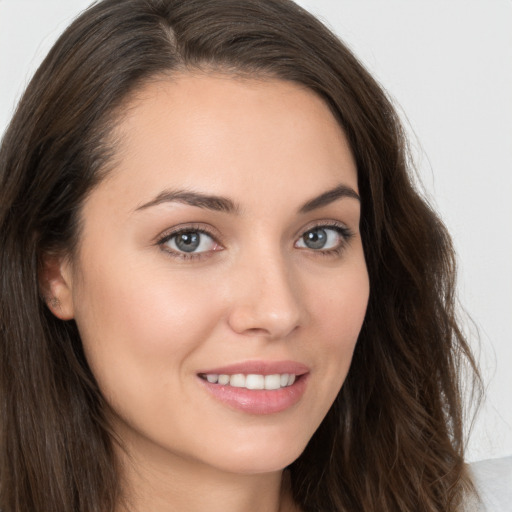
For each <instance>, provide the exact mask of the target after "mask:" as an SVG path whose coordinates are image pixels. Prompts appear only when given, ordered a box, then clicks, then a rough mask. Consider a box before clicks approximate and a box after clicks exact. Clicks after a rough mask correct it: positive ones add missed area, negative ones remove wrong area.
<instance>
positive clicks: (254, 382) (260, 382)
mask: <svg viewBox="0 0 512 512" xmlns="http://www.w3.org/2000/svg"><path fill="white" fill-rule="evenodd" d="M245 387H246V388H247V389H265V377H263V375H253V374H249V375H247V377H246V378H245Z"/></svg>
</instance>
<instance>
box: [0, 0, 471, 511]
mask: <svg viewBox="0 0 512 512" xmlns="http://www.w3.org/2000/svg"><path fill="white" fill-rule="evenodd" d="M404 148H405V142H404V138H403V134H402V131H401V128H400V125H399V123H398V120H397V118H396V115H395V113H394V111H393V108H392V106H391V105H390V103H389V101H388V100H387V98H386V95H385V94H384V93H383V91H382V90H381V89H380V88H379V87H378V85H377V84H376V83H375V81H374V80H373V79H372V78H371V77H370V76H369V75H368V73H367V72H366V71H365V70H364V69H363V68H362V66H361V65H360V64H359V63H358V62H357V60H356V59H355V58H354V57H353V55H352V54H351V53H350V52H349V51H348V50H347V49H346V48H345V47H344V46H343V44H342V43H340V42H339V41H338V40H337V39H336V38H335V37H334V36H333V35H332V34H331V33H330V32H329V31H328V30H327V29H326V28H325V27H324V26H322V25H321V24H320V23H319V22H318V21H317V20H315V19H314V18H312V17H311V16H310V15H309V14H307V13H306V12H305V11H303V10H301V9H300V8H298V7H297V6H295V5H294V4H293V3H291V2H288V1H282V0H264V1H263V0H257V1H256V0H248V1H246V2H243V3H240V2H238V1H234V0H207V1H204V0H200V1H199V0H197V1H196V0H186V1H185V0H182V1H171V0H125V1H123V2H119V1H114V0H104V1H101V2H99V3H97V4H95V5H94V6H92V7H91V8H89V9H88V10H87V11H86V12H85V13H84V14H83V15H81V16H80V17H79V18H78V19H77V20H76V21H75V22H74V23H73V24H72V25H71V26H70V28H69V29H68V30H67V31H66V32H65V33H64V34H63V36H62V37H61V38H60V39H59V41H58V42H57V43H56V45H55V46H54V48H53V49H52V50H51V52H50V53H49V55H48V57H47V58H46V60H45V61H44V62H43V64H42V65H41V67H40V69H39V70H38V72H37V73H36V75H35V77H34V79H33V80H32V82H31V83H30V85H29V86H28V88H27V91H26V93H25V95H24V97H23V98H22V100H21V102H20V105H19V107H18V110H17V112H16V114H15V116H14V119H13V120H12V122H11V124H10V126H9V128H8V130H7V132H6V135H5V137H4V140H3V144H2V149H1V160H0V169H1V171H0V172H1V174H0V176H1V202H0V204H1V206H0V208H1V210H0V212H1V213H0V233H1V237H2V239H1V247H2V251H1V258H2V260H1V268H2V291H1V313H0V319H1V322H2V323H1V332H2V344H1V347H2V348H1V350H2V353H1V357H0V359H1V364H2V372H1V379H2V380H1V396H2V408H3V410H2V429H1V431H2V448H1V453H2V455H1V465H0V467H1V469H0V486H1V487H0V506H1V509H2V510H3V511H4V512H7V511H9V512H11V511H22V510H23V511H25V510H33V511H43V510H44V511H46V510H56V511H60V510H62V511H69V510H78V511H92V510H95V511H100V510H101V511H110V510H111V511H139V510H152V511H164V510H190V511H192V510H204V509H205V508H206V507H208V508H209V509H213V510H215V509H216V508H219V509H220V508H222V510H223V511H226V510H237V511H243V510H251V511H256V510H265V511H273V510H276V511H277V510H280V511H291V510H302V511H309V510H311V511H313V510H314V511H352V510H354V511H355V510H365V511H397V510H401V511H422V510H424V511H446V510H462V509H463V507H464V500H465V498H466V497H467V496H466V495H469V494H470V493H471V492H472V484H471V480H470V477H469V475H468V473H467V470H466V468H465V466H464V462H463V461H464V459H463V448H464V445H463V439H462V412H461V398H460V388H459V382H458V375H459V370H460V365H461V364H462V363H463V362H465V363H466V364H468V365H469V367H470V368H472V369H473V370H474V368H475V365H474V362H473V359H472V357H471V354H470V352H469V349H468V347H467V344H466V342H465V340H464V338H463V336H462V334H461V333H460V330H459V328H458V326H457V323H456V321H455V319H454V309H453V293H454V290H453V279H454V259H453V251H452V248H451V245H450V240H449V237H448V235H447V233H446V231H445V229H444V227H443V225H442V224H441V223H440V221H439V220H438V218H437V217H436V216H435V214H434V213H433V212H432V211H431V209H430V208H429V207H428V205H427V204H426V203H425V202H424V201H423V200H422V199H421V198H420V197H419V195H418V194H417V193H416V191H415V190H414V188H413V186H412V185H411V181H410V179H409V176H408V168H407V162H406V154H405V149H404Z"/></svg>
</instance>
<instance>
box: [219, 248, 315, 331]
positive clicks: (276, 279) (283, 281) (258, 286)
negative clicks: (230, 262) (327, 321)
mask: <svg viewBox="0 0 512 512" xmlns="http://www.w3.org/2000/svg"><path fill="white" fill-rule="evenodd" d="M292 274H293V272H292V269H291V267H290V265H289V264H287V263H286V261H284V260H283V258H280V257H269V256H268V255H266V257H262V258H258V257H257V256H256V255H253V257H252V258H251V261H245V262H244V263H243V264H241V265H240V266H239V267H238V269H236V270H235V271H234V272H233V274H232V278H233V281H232V283H233V288H232V291H233V294H232V302H231V309H230V312H229V317H228V323H229V325H230V327H231V329H232V330H233V331H235V332H237V333H239V334H244V335H252V336H261V337H265V338H267V339H283V338H286V337H287V336H288V335H289V334H290V333H292V332H293V331H295V330H296V329H297V328H298V327H299V326H300V325H301V323H303V322H304V320H305V309H304V307H303V304H302V300H301V293H300V289H299V288H300V286H299V283H298V282H297V280H296V279H294V278H293V275H292Z"/></svg>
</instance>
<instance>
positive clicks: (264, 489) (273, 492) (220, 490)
mask: <svg viewBox="0 0 512 512" xmlns="http://www.w3.org/2000/svg"><path fill="white" fill-rule="evenodd" d="M119 458H120V462H121V464H120V466H121V474H122V482H123V486H122V488H123V498H124V499H123V504H121V505H120V506H119V507H118V509H117V510H116V512H143V511H144V512H145V511H148V510H151V512H176V511H180V512H204V511H205V510H208V512H294V511H296V510H297V509H296V508H295V507H294V505H293V500H292V498H291V491H290V486H289V481H288V479H287V478H284V476H283V471H276V472H271V473H260V474H237V473H230V472H225V471H220V470H219V469H218V468H214V467H211V466H208V465H205V464H202V463H200V462H198V461H195V460H190V459H188V460H187V459H185V460H184V459H182V458H179V457H176V456H173V455H169V456H168V457H165V460H158V461H155V460H154V459H153V460H151V461H150V460H148V459H145V460H140V459H139V458H137V459H135V458H134V457H133V456H130V455H128V454H127V453H125V452H124V451H121V450H119Z"/></svg>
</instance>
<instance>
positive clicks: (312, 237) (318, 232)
mask: <svg viewBox="0 0 512 512" xmlns="http://www.w3.org/2000/svg"><path fill="white" fill-rule="evenodd" d="M303 240H304V244H305V245H306V247H309V248H310V249H321V248H322V247H323V246H324V245H325V242H326V241H327V233H326V232H325V230H324V229H320V228H319V229H315V230H312V231H308V232H307V233H305V234H304V236H303Z"/></svg>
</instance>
